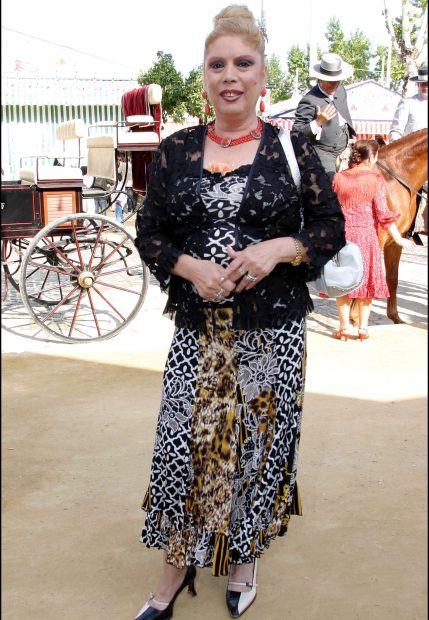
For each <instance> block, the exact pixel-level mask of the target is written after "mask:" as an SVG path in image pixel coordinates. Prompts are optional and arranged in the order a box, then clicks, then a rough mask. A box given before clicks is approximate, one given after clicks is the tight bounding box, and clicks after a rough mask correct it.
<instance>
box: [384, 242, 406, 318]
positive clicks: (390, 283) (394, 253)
mask: <svg viewBox="0 0 429 620" xmlns="http://www.w3.org/2000/svg"><path fill="white" fill-rule="evenodd" d="M401 252H402V247H401V246H400V245H397V244H396V243H389V244H388V245H386V246H385V247H384V265H385V267H386V281H387V287H388V289H389V293H390V297H389V298H388V300H387V318H388V319H390V320H391V321H393V322H394V323H395V324H398V323H404V321H403V320H402V319H401V318H399V314H398V305H397V299H396V291H397V288H398V270H399V259H400V258H401Z"/></svg>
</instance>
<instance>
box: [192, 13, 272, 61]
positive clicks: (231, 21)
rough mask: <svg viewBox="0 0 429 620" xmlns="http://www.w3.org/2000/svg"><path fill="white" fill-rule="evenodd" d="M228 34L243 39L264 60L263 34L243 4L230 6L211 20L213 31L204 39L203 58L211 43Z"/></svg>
mask: <svg viewBox="0 0 429 620" xmlns="http://www.w3.org/2000/svg"><path fill="white" fill-rule="evenodd" d="M230 34H237V35H240V36H242V37H244V38H245V39H246V40H247V41H248V43H249V44H250V45H252V46H253V47H254V48H255V49H256V50H258V51H259V53H260V54H261V56H262V58H264V55H265V39H264V34H263V32H262V30H261V29H260V28H259V26H258V24H257V23H256V20H255V18H254V16H253V13H252V12H251V11H250V10H249V9H248V8H247V6H245V5H244V4H230V5H229V6H227V7H225V8H224V9H222V10H221V11H220V12H219V13H218V14H217V15H216V16H215V17H214V18H213V30H212V31H211V32H210V34H209V35H208V36H207V38H206V42H205V46H204V56H205V55H206V53H207V48H208V47H209V46H210V45H211V44H212V43H213V41H215V40H216V39H217V38H218V37H220V36H222V35H230Z"/></svg>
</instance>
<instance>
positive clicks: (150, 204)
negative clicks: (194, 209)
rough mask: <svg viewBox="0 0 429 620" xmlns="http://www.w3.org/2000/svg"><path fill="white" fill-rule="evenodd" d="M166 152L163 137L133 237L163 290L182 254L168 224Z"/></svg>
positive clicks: (166, 147)
mask: <svg viewBox="0 0 429 620" xmlns="http://www.w3.org/2000/svg"><path fill="white" fill-rule="evenodd" d="M167 154H168V140H164V141H163V142H162V143H161V145H160V148H159V150H158V151H156V152H155V155H154V158H153V161H152V163H151V169H150V179H149V183H148V189H147V195H146V198H145V200H144V202H143V205H142V207H141V208H140V209H139V211H138V213H137V217H136V233H137V237H136V239H135V245H136V247H137V249H138V251H139V254H140V256H141V258H142V260H143V261H144V262H145V263H146V265H147V266H148V267H149V269H150V271H151V273H153V275H154V276H155V277H156V279H157V280H158V281H159V283H160V286H161V289H162V290H164V291H165V290H166V289H167V288H168V286H169V284H170V278H171V273H170V271H171V269H172V268H173V267H174V265H175V263H176V261H177V259H178V257H179V256H180V254H182V251H181V250H180V249H179V248H178V247H176V245H175V244H174V241H173V240H172V235H171V231H170V230H169V226H168V223H167V209H166V191H167V159H168V157H167Z"/></svg>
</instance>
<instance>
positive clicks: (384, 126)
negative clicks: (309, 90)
mask: <svg viewBox="0 0 429 620" xmlns="http://www.w3.org/2000/svg"><path fill="white" fill-rule="evenodd" d="M266 120H267V121H268V122H270V123H271V124H273V125H276V126H277V127H283V128H285V129H292V125H293V122H294V120H295V119H294V118H293V117H290V118H268V119H266ZM391 124H392V123H391V122H390V121H366V120H364V121H363V120H353V127H354V129H355V131H356V136H357V139H358V140H362V139H372V138H374V137H375V135H376V134H378V135H381V136H382V138H383V139H384V140H385V142H388V141H389V131H390V126H391Z"/></svg>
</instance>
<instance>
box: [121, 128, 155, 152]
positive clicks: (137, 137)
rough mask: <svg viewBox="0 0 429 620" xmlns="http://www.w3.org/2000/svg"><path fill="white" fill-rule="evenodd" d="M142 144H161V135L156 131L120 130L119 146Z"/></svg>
mask: <svg viewBox="0 0 429 620" xmlns="http://www.w3.org/2000/svg"><path fill="white" fill-rule="evenodd" d="M139 144H141V145H142V146H144V145H145V144H159V136H158V134H157V133H156V131H119V132H118V148H120V147H123V146H124V145H132V146H138V145H139Z"/></svg>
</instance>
